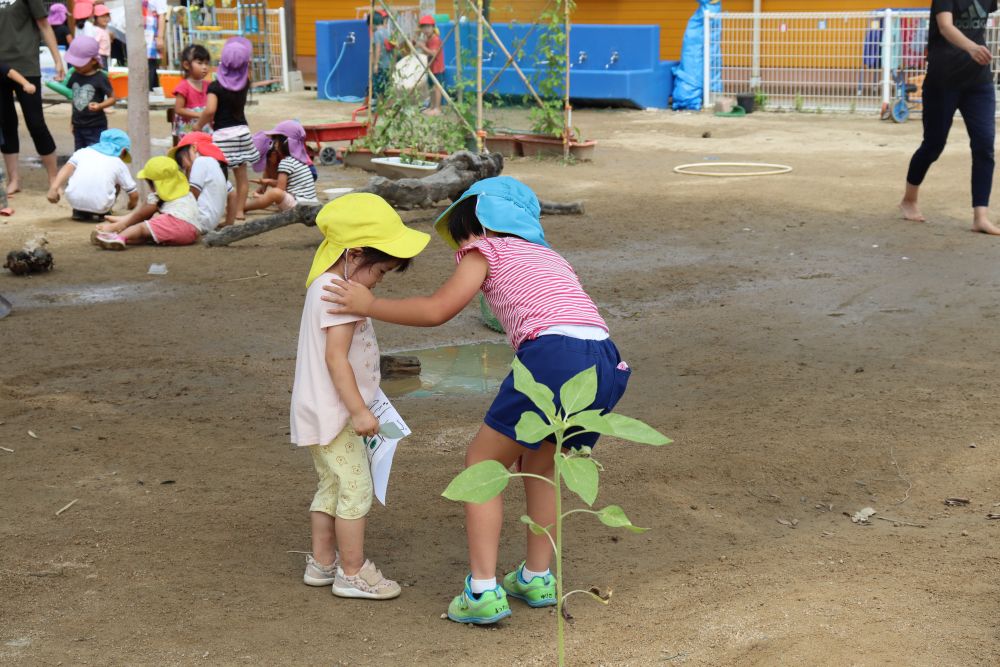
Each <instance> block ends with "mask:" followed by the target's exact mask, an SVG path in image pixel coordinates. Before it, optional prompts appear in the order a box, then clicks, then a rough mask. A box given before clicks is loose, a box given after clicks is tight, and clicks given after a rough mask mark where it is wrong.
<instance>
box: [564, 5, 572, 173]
mask: <svg viewBox="0 0 1000 667" xmlns="http://www.w3.org/2000/svg"><path fill="white" fill-rule="evenodd" d="M562 2H563V9H564V11H565V13H566V14H565V16H566V62H565V66H566V91H565V93H564V97H563V100H564V101H563V105H564V107H563V159H564V160H569V140H570V133H571V132H572V131H573V130H572V129H571V128H572V125H573V111H572V109H571V108H570V106H569V70H570V68H569V62H570V61H569V53H570V52H569V6H570V3H571V2H572V0H562Z"/></svg>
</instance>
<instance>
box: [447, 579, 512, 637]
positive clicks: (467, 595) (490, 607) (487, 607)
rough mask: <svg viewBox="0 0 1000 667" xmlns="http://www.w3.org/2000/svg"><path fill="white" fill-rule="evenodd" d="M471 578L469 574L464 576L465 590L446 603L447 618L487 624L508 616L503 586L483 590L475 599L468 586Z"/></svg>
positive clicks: (508, 611) (508, 607)
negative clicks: (449, 602) (448, 603)
mask: <svg viewBox="0 0 1000 667" xmlns="http://www.w3.org/2000/svg"><path fill="white" fill-rule="evenodd" d="M471 578H472V575H471V574H470V575H469V576H467V577H466V578H465V590H463V591H462V594H461V595H459V596H456V597H455V599H454V600H452V601H451V604H450V605H448V618H450V619H451V620H453V621H455V622H456V623H475V624H476V625H489V624H490V623H496V622H497V621H499V620H500V619H503V618H507V617H508V616H510V605H509V604H507V594H506V593H505V592H504V590H503V588H501V587H500V586H497V587H496V588H494V589H493V590H492V591H485V592H484V593H483V594H482V595H480V596H479V599H478V600H477V599H476V598H475V597H473V595H472V589H471V588H469V580H470V579H471Z"/></svg>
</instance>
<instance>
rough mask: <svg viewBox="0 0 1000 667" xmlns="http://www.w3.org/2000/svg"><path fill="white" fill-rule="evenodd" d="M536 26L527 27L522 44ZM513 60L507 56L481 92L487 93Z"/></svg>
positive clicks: (549, 3) (550, 0)
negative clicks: (505, 60)
mask: <svg viewBox="0 0 1000 667" xmlns="http://www.w3.org/2000/svg"><path fill="white" fill-rule="evenodd" d="M552 2H553V0H549V2H548V3H547V4H546V5H545V8H544V9H542V12H543V13H544V12H545V11H546V10H548V8H549V5H551V4H552ZM538 26H539V24H538V23H532V24H531V28H529V29H528V32H527V33H526V34H525V35H524V38H523V40H522V42H521V44H522V45H523V44H526V43H527V41H528V38H529V37H531V35H532V33H534V32H535V29H536V28H538ZM513 62H514V58H513V57H509V58H507V62H505V63H504V64H503V67H501V68H500V71H499V72H497V73H496V74H494V75H493V78H492V79H490V82H489V83H488V84H486V87H485V88H483V92H484V93H488V92H489V91H490V88H492V87H493V85H494V84H496V82H497V81H499V80H500V75H501V74H503V73H504V72H506V71H507V68H508V67H510V66H511V63H513Z"/></svg>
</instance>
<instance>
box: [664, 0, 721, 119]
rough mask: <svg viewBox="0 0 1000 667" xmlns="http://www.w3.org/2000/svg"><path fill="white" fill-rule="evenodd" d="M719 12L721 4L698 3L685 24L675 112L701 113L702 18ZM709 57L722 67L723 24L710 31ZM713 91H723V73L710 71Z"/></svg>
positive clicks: (715, 69)
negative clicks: (691, 111) (693, 111)
mask: <svg viewBox="0 0 1000 667" xmlns="http://www.w3.org/2000/svg"><path fill="white" fill-rule="evenodd" d="M720 11H722V0H698V9H696V10H695V12H694V15H693V16H691V19H690V20H689V21H688V24H687V29H686V30H685V31H684V43H683V46H682V47H681V61H680V63H679V64H678V65H677V66H676V67H674V90H673V97H674V103H673V108H674V109H693V110H695V111H697V110H699V109H701V102H702V98H703V95H704V93H703V90H702V86H703V84H704V81H703V80H704V78H705V14H717V13H718V12H720ZM711 39H712V45H711V51H712V52H711V53H710V54H709V57H711V59H712V62H713V63H719V64H721V63H722V24H721V22H719V21H716V22H715V25H714V26H713V28H712V35H711ZM711 72H712V82H711V85H712V90H713V91H715V92H721V91H722V69H721V67H712V68H711Z"/></svg>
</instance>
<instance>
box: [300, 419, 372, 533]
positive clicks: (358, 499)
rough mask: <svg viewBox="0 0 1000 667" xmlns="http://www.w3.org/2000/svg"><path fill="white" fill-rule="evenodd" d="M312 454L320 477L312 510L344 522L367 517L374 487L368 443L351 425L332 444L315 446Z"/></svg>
mask: <svg viewBox="0 0 1000 667" xmlns="http://www.w3.org/2000/svg"><path fill="white" fill-rule="evenodd" d="M309 451H310V452H312V457H313V464H314V465H315V466H316V472H317V473H318V474H319V486H318V488H317V489H316V495H315V497H313V502H312V506H311V507H310V508H309V511H311V512H323V513H324V514H329V515H330V516H333V517H340V518H341V519H360V518H361V517H363V516H365V515H366V514H368V510H369V509H371V506H372V495H373V491H374V487H373V486H372V475H371V471H370V470H369V469H368V456H367V455H366V454H365V443H364V441H363V440H362V439H361V437H360V436H359V435H357V434H356V433H355V432H354V429H352V428H351V427H350V426H348V427H346V428H344V430H343V431H341V432H340V435H338V436H337V437H336V438H334V439H333V442H331V443H330V444H329V445H313V446H311V447H309Z"/></svg>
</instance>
